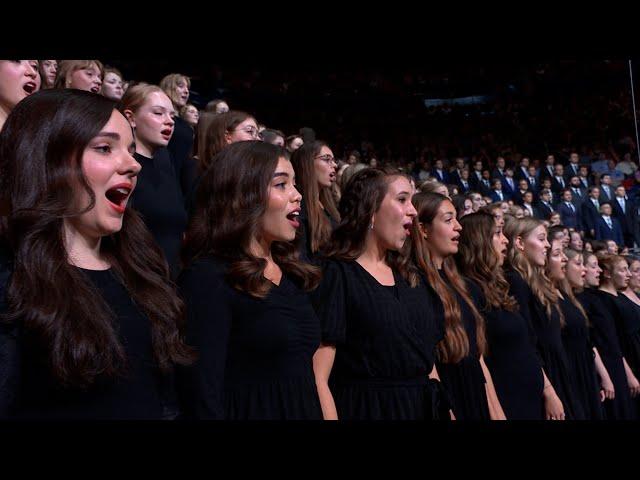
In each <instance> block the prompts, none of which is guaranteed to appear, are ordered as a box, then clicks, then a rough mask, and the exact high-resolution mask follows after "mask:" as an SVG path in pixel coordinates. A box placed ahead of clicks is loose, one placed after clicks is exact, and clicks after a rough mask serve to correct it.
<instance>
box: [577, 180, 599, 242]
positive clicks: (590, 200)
mask: <svg viewBox="0 0 640 480" xmlns="http://www.w3.org/2000/svg"><path fill="white" fill-rule="evenodd" d="M599 196H600V189H599V188H598V187H596V186H592V187H589V193H588V196H587V198H586V200H585V201H584V202H582V205H581V206H580V210H581V212H580V213H581V217H582V228H584V233H585V235H587V236H589V237H591V238H596V220H597V219H598V217H599V215H600V200H598V197H599Z"/></svg>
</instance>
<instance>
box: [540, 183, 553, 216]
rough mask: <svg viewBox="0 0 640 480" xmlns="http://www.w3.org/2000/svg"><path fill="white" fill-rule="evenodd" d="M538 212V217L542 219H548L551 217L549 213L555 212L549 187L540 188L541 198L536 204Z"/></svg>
mask: <svg viewBox="0 0 640 480" xmlns="http://www.w3.org/2000/svg"><path fill="white" fill-rule="evenodd" d="M536 212H537V215H536V218H539V219H540V220H546V219H547V218H549V215H551V214H552V213H553V212H554V209H553V206H552V205H551V191H550V190H549V189H548V188H543V189H542V190H540V200H539V201H538V205H537V206H536Z"/></svg>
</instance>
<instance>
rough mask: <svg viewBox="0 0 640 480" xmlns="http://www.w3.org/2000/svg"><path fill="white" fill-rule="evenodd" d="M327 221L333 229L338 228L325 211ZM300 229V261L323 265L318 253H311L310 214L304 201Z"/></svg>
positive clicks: (298, 234)
mask: <svg viewBox="0 0 640 480" xmlns="http://www.w3.org/2000/svg"><path fill="white" fill-rule="evenodd" d="M323 212H324V214H325V215H326V217H327V219H328V220H329V222H330V223H331V228H336V227H337V223H336V221H335V220H334V219H333V217H332V216H331V215H329V212H327V211H326V210H323ZM299 219H300V228H299V229H298V231H297V235H296V244H297V245H298V249H299V250H300V259H301V260H302V261H304V262H308V263H312V264H314V265H322V258H321V256H320V255H319V254H318V252H316V253H313V252H312V251H311V232H310V230H311V227H310V226H309V213H308V211H307V205H306V203H305V201H304V199H303V200H302V202H301V204H300V217H299Z"/></svg>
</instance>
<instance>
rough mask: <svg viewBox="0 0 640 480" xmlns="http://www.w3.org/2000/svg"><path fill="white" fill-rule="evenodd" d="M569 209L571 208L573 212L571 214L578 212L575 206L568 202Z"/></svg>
mask: <svg viewBox="0 0 640 480" xmlns="http://www.w3.org/2000/svg"><path fill="white" fill-rule="evenodd" d="M567 207H569V209H570V210H571V213H575V212H576V209H575V208H574V207H573V204H572V203H571V202H567Z"/></svg>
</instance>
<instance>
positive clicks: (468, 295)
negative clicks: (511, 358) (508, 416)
mask: <svg viewBox="0 0 640 480" xmlns="http://www.w3.org/2000/svg"><path fill="white" fill-rule="evenodd" d="M412 202H413V205H414V207H415V208H416V211H417V212H418V216H417V222H414V224H413V228H412V234H411V237H412V238H411V240H412V243H413V254H414V261H415V263H416V265H417V266H418V267H419V268H420V269H421V270H422V272H423V274H424V275H425V276H426V281H427V283H428V284H429V285H430V286H431V288H432V289H433V290H434V291H435V293H436V295H437V296H438V298H439V299H440V301H441V302H442V305H443V309H444V339H443V340H442V341H440V342H439V343H438V351H437V357H436V358H437V360H436V365H437V368H438V374H439V376H440V380H441V382H442V384H443V385H444V386H445V388H446V389H447V390H448V392H449V395H450V397H451V399H452V404H453V407H452V409H453V413H454V414H455V416H456V419H457V420H489V419H490V418H491V419H496V420H498V419H499V420H504V419H505V416H504V412H503V411H502V407H501V406H500V402H499V401H498V399H497V396H496V392H495V388H494V386H493V381H492V379H491V374H490V373H489V371H488V369H487V367H486V365H485V363H484V359H483V355H484V354H486V352H487V341H486V338H485V325H484V319H483V318H482V316H481V315H480V313H479V312H478V310H477V308H476V304H477V303H478V301H479V300H478V299H479V296H480V292H479V291H478V290H476V288H477V287H471V286H470V284H469V283H468V282H466V281H465V279H464V277H462V276H461V275H460V273H459V272H458V269H457V267H456V264H455V260H454V258H453V255H455V254H456V253H458V241H459V238H460V230H461V229H462V227H461V226H460V224H459V223H458V221H457V220H456V210H455V208H454V206H453V204H452V203H451V201H450V200H449V199H448V198H447V197H445V196H444V195H441V194H438V193H417V194H415V195H414V196H413V198H412Z"/></svg>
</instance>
